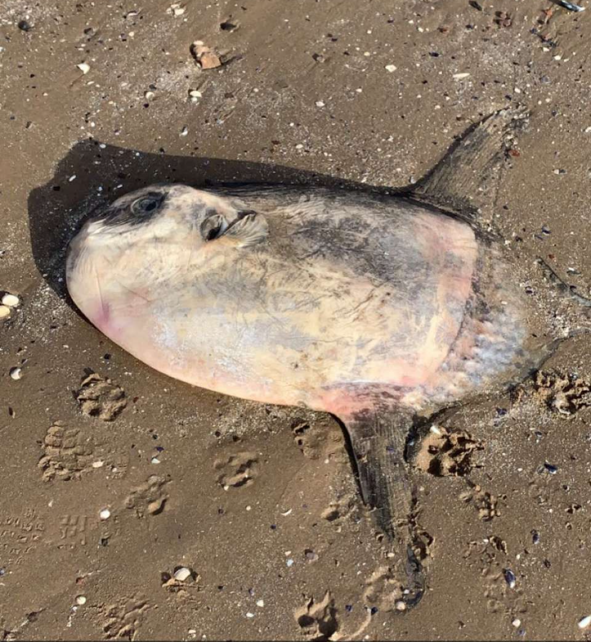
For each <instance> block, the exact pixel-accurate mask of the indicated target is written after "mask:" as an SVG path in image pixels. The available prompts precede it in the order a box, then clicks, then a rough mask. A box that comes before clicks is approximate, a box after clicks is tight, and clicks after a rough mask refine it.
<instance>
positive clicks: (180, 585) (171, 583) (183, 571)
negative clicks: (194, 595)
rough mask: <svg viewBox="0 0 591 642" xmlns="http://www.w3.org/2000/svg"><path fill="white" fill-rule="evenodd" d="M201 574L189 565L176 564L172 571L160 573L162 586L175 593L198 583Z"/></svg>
mask: <svg viewBox="0 0 591 642" xmlns="http://www.w3.org/2000/svg"><path fill="white" fill-rule="evenodd" d="M199 579H200V576H199V573H197V571H195V570H193V569H192V568H190V567H189V566H176V567H175V569H174V571H173V572H172V573H168V572H166V571H165V572H164V573H160V580H161V582H162V586H163V587H164V588H165V589H168V590H169V591H172V592H174V593H177V592H181V591H183V590H184V589H186V588H189V587H190V586H191V585H196V584H197V582H198V581H199Z"/></svg>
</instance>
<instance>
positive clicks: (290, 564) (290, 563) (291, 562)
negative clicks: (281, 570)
mask: <svg viewBox="0 0 591 642" xmlns="http://www.w3.org/2000/svg"><path fill="white" fill-rule="evenodd" d="M286 564H287V566H293V560H292V559H291V558H290V559H288V560H287V562H286Z"/></svg>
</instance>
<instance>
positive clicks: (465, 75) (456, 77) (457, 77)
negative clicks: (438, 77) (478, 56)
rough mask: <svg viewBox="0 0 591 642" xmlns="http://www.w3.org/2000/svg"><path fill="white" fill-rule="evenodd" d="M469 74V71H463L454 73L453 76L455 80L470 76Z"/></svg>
mask: <svg viewBox="0 0 591 642" xmlns="http://www.w3.org/2000/svg"><path fill="white" fill-rule="evenodd" d="M469 76H470V74H469V73H467V72H463V73H460V74H454V75H453V76H452V78H453V79H454V80H463V79H464V78H468V77H469Z"/></svg>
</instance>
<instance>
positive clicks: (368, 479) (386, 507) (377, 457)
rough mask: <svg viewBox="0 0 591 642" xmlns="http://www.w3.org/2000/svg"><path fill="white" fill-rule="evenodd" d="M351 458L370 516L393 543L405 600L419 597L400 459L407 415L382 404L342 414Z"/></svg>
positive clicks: (408, 492) (408, 493)
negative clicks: (401, 568) (379, 407)
mask: <svg viewBox="0 0 591 642" xmlns="http://www.w3.org/2000/svg"><path fill="white" fill-rule="evenodd" d="M344 423H345V427H346V429H347V432H348V435H349V438H350V444H351V450H352V456H353V460H354V462H355V465H356V467H357V475H358V478H359V488H360V491H361V496H362V498H363V501H364V502H365V504H366V505H367V506H369V507H370V508H371V509H372V513H371V514H372V517H373V519H374V521H375V523H376V525H377V526H378V528H380V530H382V531H383V532H384V533H385V534H386V535H387V536H388V538H389V539H390V540H392V542H393V543H394V544H397V547H398V549H399V551H398V552H399V553H400V559H401V562H402V565H403V566H404V572H405V573H406V576H407V580H408V585H407V588H408V591H409V592H408V593H407V594H405V595H406V597H405V602H407V606H409V607H410V606H414V605H416V604H418V602H419V601H420V599H421V597H422V595H423V592H424V588H425V580H424V576H423V571H422V567H421V564H420V562H419V560H418V559H417V558H416V555H415V553H414V542H415V540H416V534H415V525H414V522H413V504H414V500H413V490H412V484H411V482H410V478H409V466H408V464H407V462H406V460H405V457H404V453H405V449H406V440H407V437H408V434H409V432H410V430H411V428H412V427H413V423H414V418H413V416H412V415H409V414H406V413H403V412H396V411H395V410H394V411H393V410H391V409H387V410H383V411H381V412H380V411H377V410H375V409H372V410H366V411H362V412H357V413H355V414H354V415H352V416H351V417H348V418H347V419H346V421H345V422H344Z"/></svg>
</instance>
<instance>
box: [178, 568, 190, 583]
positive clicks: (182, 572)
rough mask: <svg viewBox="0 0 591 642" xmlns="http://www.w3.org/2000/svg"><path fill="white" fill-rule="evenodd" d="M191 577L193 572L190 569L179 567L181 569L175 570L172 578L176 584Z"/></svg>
mask: <svg viewBox="0 0 591 642" xmlns="http://www.w3.org/2000/svg"><path fill="white" fill-rule="evenodd" d="M192 575H193V572H192V571H191V569H190V568H187V567H186V566H181V568H177V570H176V571H175V572H174V575H173V577H174V579H175V580H177V581H178V582H184V581H185V580H188V579H189V578H190V577H191V576H192Z"/></svg>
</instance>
